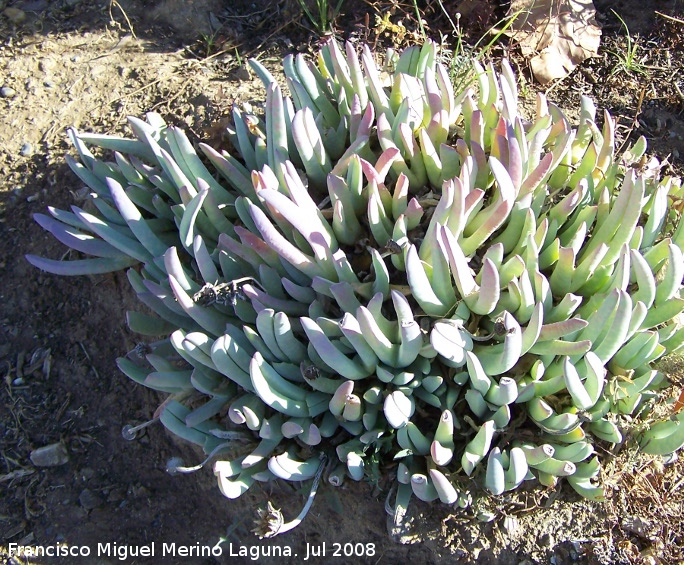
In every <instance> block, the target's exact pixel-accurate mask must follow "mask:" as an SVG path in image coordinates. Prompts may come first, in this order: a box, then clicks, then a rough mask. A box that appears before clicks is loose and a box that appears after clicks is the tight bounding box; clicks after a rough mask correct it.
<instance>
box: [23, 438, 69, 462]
mask: <svg viewBox="0 0 684 565" xmlns="http://www.w3.org/2000/svg"><path fill="white" fill-rule="evenodd" d="M30 458H31V463H33V464H34V465H35V466H36V467H59V466H60V465H64V464H65V463H68V462H69V453H68V452H67V448H66V445H64V444H63V443H62V442H61V441H60V442H58V443H52V444H50V445H45V446H43V447H39V448H37V449H34V450H33V451H32V452H31V455H30Z"/></svg>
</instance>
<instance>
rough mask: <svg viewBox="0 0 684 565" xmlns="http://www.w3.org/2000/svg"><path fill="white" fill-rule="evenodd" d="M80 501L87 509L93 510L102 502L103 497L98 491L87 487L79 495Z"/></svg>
mask: <svg viewBox="0 0 684 565" xmlns="http://www.w3.org/2000/svg"><path fill="white" fill-rule="evenodd" d="M78 502H79V504H80V505H81V506H82V507H83V508H84V509H85V510H92V509H93V508H97V507H98V506H100V505H101V504H102V498H101V497H100V495H99V494H97V493H96V492H93V491H92V490H90V489H85V490H84V491H83V492H81V494H79V495H78Z"/></svg>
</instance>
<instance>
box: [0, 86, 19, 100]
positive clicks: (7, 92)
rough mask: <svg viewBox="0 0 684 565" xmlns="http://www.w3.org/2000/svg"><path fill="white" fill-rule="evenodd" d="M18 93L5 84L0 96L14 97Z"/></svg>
mask: <svg viewBox="0 0 684 565" xmlns="http://www.w3.org/2000/svg"><path fill="white" fill-rule="evenodd" d="M16 95H17V91H16V90H14V89H13V88H12V87H10V86H3V87H2V88H0V96H2V97H3V98H14V97H15V96H16Z"/></svg>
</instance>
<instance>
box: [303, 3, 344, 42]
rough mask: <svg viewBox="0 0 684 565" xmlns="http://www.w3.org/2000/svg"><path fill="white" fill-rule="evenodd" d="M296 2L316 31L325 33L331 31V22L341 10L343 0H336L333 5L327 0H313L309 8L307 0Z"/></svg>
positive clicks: (320, 33) (321, 33)
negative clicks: (311, 6)
mask: <svg viewBox="0 0 684 565" xmlns="http://www.w3.org/2000/svg"><path fill="white" fill-rule="evenodd" d="M297 2H299V6H300V7H301V8H302V11H303V12H304V14H306V17H307V19H308V20H309V21H310V22H311V25H312V26H313V27H314V30H315V31H316V33H318V34H319V35H325V34H326V33H328V32H330V31H332V26H333V23H334V21H335V19H336V18H337V16H339V14H340V11H341V10H342V4H343V2H344V0H338V1H337V4H336V5H335V6H334V7H333V6H332V5H331V4H329V3H328V0H313V6H314V8H313V9H311V8H309V5H308V3H307V0H297Z"/></svg>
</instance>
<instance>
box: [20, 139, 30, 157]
mask: <svg viewBox="0 0 684 565" xmlns="http://www.w3.org/2000/svg"><path fill="white" fill-rule="evenodd" d="M19 155H21V156H22V157H30V156H31V155H33V145H31V144H30V143H28V142H27V143H24V145H22V146H21V149H20V150H19Z"/></svg>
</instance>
